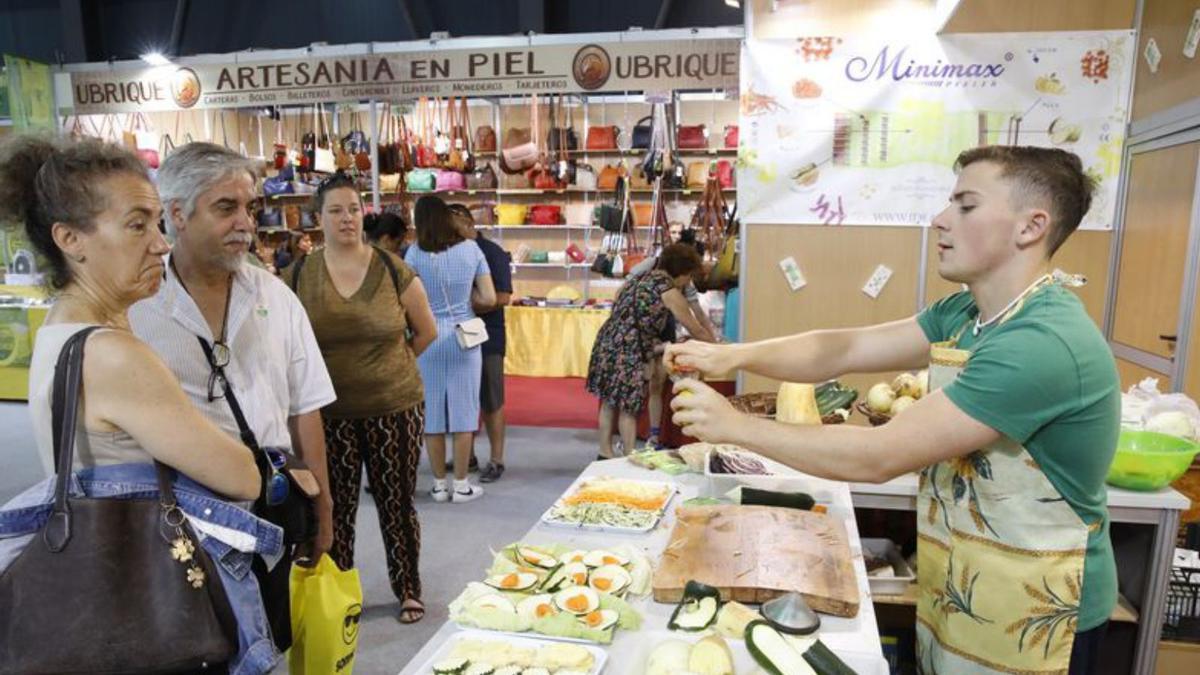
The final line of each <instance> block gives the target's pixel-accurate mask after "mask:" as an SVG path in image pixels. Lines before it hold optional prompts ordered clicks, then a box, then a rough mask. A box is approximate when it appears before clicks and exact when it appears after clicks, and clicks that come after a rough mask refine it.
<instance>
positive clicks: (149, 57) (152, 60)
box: [142, 52, 171, 66]
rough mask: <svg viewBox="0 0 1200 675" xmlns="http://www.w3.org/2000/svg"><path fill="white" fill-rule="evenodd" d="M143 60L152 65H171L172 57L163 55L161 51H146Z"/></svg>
mask: <svg viewBox="0 0 1200 675" xmlns="http://www.w3.org/2000/svg"><path fill="white" fill-rule="evenodd" d="M142 60H143V61H145V62H146V63H149V64H150V65H152V66H169V65H171V59H168V58H167V57H165V56H163V55H162V53H161V52H146V53H145V54H142Z"/></svg>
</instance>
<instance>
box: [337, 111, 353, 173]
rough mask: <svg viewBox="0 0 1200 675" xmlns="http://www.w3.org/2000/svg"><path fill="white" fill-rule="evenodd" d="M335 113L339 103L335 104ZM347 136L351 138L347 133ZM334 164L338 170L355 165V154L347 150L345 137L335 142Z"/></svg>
mask: <svg viewBox="0 0 1200 675" xmlns="http://www.w3.org/2000/svg"><path fill="white" fill-rule="evenodd" d="M333 114H334V115H335V116H336V115H337V105H334V106H333ZM346 138H349V136H348V135H347V136H346ZM333 165H334V167H336V168H337V170H338V171H345V170H346V169H349V168H350V167H352V166H354V155H352V154H351V153H350V152H349V151H347V150H346V145H345V142H344V139H343V140H342V141H338V142H337V143H335V144H334V148H333Z"/></svg>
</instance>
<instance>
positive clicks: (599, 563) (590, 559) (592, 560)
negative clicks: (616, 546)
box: [583, 549, 629, 567]
mask: <svg viewBox="0 0 1200 675" xmlns="http://www.w3.org/2000/svg"><path fill="white" fill-rule="evenodd" d="M628 563H629V561H628V560H626V559H625V558H623V557H621V556H619V555H617V554H616V553H613V552H612V551H605V550H603V549H601V550H597V551H592V552H591V553H588V554H587V555H585V556H583V564H585V565H587V566H588V567H604V566H605V565H626V564H628Z"/></svg>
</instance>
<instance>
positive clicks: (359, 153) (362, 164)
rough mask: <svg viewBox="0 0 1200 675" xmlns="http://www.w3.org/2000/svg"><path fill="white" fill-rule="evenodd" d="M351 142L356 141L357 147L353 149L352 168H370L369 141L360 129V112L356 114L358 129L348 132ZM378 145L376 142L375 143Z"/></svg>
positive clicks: (363, 169)
mask: <svg viewBox="0 0 1200 675" xmlns="http://www.w3.org/2000/svg"><path fill="white" fill-rule="evenodd" d="M350 139H351V142H352V143H357V148H356V149H355V150H354V168H356V169H358V170H359V171H364V172H365V171H370V170H371V142H370V140H368V139H367V134H366V132H365V131H362V114H361V113H359V115H358V130H357V131H352V132H350ZM376 146H378V143H377V144H376Z"/></svg>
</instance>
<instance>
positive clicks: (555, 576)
mask: <svg viewBox="0 0 1200 675" xmlns="http://www.w3.org/2000/svg"><path fill="white" fill-rule="evenodd" d="M566 567H567V566H566V564H565V563H559V565H558V567H555V568H554V569H553V570H552V571H551V572H550V575H549V576H547V577H546V580H545V581H543V582H542V585H541V587H540V588H539V589H538V590H540V591H541V592H542V593H553V592H555V591H558V590H561V589H563V588H565V587H566V584H567V581H568V579H567V569H566Z"/></svg>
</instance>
